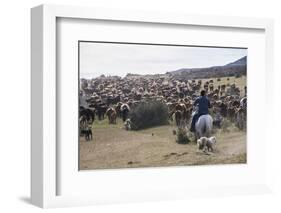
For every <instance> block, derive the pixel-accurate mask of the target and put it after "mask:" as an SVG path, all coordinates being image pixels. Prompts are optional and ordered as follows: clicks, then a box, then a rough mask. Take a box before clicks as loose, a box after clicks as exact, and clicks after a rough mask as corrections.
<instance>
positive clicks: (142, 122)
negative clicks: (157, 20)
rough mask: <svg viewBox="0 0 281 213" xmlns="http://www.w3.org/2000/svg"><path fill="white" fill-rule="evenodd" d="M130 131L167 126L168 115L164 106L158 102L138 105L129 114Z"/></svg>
mask: <svg viewBox="0 0 281 213" xmlns="http://www.w3.org/2000/svg"><path fill="white" fill-rule="evenodd" d="M129 118H130V120H131V123H132V130H140V129H145V128H149V127H153V126H159V125H165V124H168V120H169V113H168V107H167V106H166V104H164V103H162V102H160V101H149V102H144V103H140V104H139V105H138V106H136V107H135V108H133V109H132V110H131V111H130V113H129Z"/></svg>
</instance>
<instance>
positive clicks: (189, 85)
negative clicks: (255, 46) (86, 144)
mask: <svg viewBox="0 0 281 213" xmlns="http://www.w3.org/2000/svg"><path fill="white" fill-rule="evenodd" d="M227 80H228V82H230V80H229V78H227ZM215 81H217V82H215ZM220 81H221V79H220V78H214V79H210V80H205V81H203V80H187V81H180V80H177V79H175V78H173V77H172V76H169V77H159V76H158V77H156V76H134V77H125V78H121V77H104V76H103V77H98V78H94V79H91V80H89V79H80V94H79V95H80V98H79V102H80V103H79V104H80V109H79V116H80V119H79V122H80V130H81V134H83V132H84V133H85V132H86V133H85V135H86V136H87V135H88V134H87V132H88V131H90V129H91V127H90V126H91V124H92V123H93V121H94V120H95V119H98V120H103V119H106V118H107V119H108V122H109V124H116V122H117V118H118V117H120V118H122V120H123V122H124V125H125V128H126V129H127V130H129V129H130V125H132V124H131V122H130V118H129V112H130V110H131V109H133V108H134V107H136V106H138V104H140V103H142V102H146V101H151V100H156V101H161V102H163V103H165V104H166V105H167V107H168V111H169V118H170V120H171V121H173V120H175V123H176V125H177V126H182V125H187V124H189V123H190V119H191V116H192V111H193V110H194V107H193V102H194V100H195V99H196V98H197V97H198V96H199V94H200V91H201V90H202V89H204V90H205V91H206V92H207V96H208V98H209V100H210V102H211V106H212V109H211V110H210V112H211V115H212V117H213V120H214V126H217V127H219V128H220V127H221V124H222V121H223V119H225V118H227V119H228V120H230V121H231V122H233V123H235V125H236V126H237V127H238V128H239V129H241V130H242V129H245V128H246V113H247V98H246V94H247V87H246V86H245V87H243V88H241V87H238V86H237V85H235V83H232V84H231V83H226V84H220ZM215 85H216V86H215ZM86 136H85V137H86Z"/></svg>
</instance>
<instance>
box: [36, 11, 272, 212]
mask: <svg viewBox="0 0 281 213" xmlns="http://www.w3.org/2000/svg"><path fill="white" fill-rule="evenodd" d="M31 14H32V20H31V21H32V33H31V34H32V37H31V39H32V47H31V50H32V147H31V153H32V162H31V168H32V174H31V177H32V180H31V182H32V184H31V185H32V187H31V198H32V203H34V204H35V205H38V206H41V207H56V206H73V205H89V204H98V203H117V202H140V201H144V200H166V199H178V198H181V199H182V198H188V197H198V196H213V195H218V196H222V195H233V194H237V195H240V194H253V193H264V192H269V191H270V178H271V173H270V165H269V162H270V154H269V152H270V149H268V147H269V146H268V144H269V143H270V137H272V135H271V134H270V132H271V131H273V130H272V129H270V128H269V127H268V126H267V125H266V123H268V122H270V119H272V118H270V117H268V116H266V115H264V114H261V113H259V114H258V115H259V120H261V121H263V122H257V120H256V119H257V118H256V116H257V115H256V112H262V111H265V109H266V105H267V104H272V103H273V99H272V97H271V96H268V95H267V93H268V91H270V90H271V89H272V86H273V85H272V84H271V83H270V82H271V79H272V78H273V67H272V66H273V63H272V52H273V51H272V47H273V41H272V30H273V24H272V20H269V19H255V18H236V17H223V18H222V17H216V16H194V15H192V16H191V15H186V14H161V13H148V12H142V11H119V10H111V9H108V10H101V9H95V8H79V7H66V6H52V5H43V6H39V7H36V8H33V9H32V12H31ZM256 94H258V95H256ZM206 177H207V178H206ZM253 177H255V178H253ZM206 180H207V181H206ZM121 194H122V196H120V195H121Z"/></svg>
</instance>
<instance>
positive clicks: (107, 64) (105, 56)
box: [80, 42, 247, 79]
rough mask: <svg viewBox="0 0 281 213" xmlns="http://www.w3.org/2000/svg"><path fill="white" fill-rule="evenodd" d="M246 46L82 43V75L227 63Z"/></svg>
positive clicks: (244, 51)
mask: <svg viewBox="0 0 281 213" xmlns="http://www.w3.org/2000/svg"><path fill="white" fill-rule="evenodd" d="M246 55H247V49H237V48H214V47H189V46H162V45H137V44H116V43H93V42H80V77H81V78H89V79H90V78H95V77H98V76H100V75H102V74H104V75H106V76H108V75H111V76H113V75H118V76H121V77H124V76H125V75H126V74H127V73H133V74H163V73H166V72H169V71H174V70H178V69H181V68H204V67H211V66H220V65H225V64H228V63H231V62H234V61H236V60H238V59H240V58H242V57H244V56H246Z"/></svg>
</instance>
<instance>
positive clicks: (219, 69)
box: [166, 56, 247, 79]
mask: <svg viewBox="0 0 281 213" xmlns="http://www.w3.org/2000/svg"><path fill="white" fill-rule="evenodd" d="M166 74H169V75H172V76H174V77H175V78H179V79H196V78H214V77H217V78H218V77H226V76H241V75H246V74H247V56H245V57H243V58H240V59H238V60H237V61H234V62H232V63H229V64H226V65H223V66H213V67H207V68H182V69H178V70H174V71H170V72H167V73H166Z"/></svg>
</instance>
